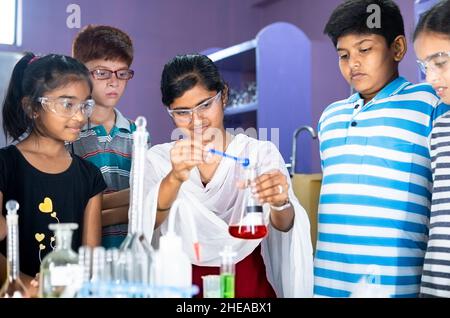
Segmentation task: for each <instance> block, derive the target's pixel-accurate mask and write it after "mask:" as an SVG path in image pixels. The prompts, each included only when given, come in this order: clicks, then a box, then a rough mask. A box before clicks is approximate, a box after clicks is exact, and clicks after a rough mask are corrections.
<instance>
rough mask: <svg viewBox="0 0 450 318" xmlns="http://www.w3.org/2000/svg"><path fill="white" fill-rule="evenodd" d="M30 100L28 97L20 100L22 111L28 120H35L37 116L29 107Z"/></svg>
mask: <svg viewBox="0 0 450 318" xmlns="http://www.w3.org/2000/svg"><path fill="white" fill-rule="evenodd" d="M31 105H32V103H31V99H30V98H29V97H24V98H22V109H23V111H24V112H25V114H26V115H27V116H28V118H31V119H36V118H37V117H38V116H39V114H38V113H36V112H34V111H33V107H32V106H31Z"/></svg>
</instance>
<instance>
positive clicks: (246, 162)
mask: <svg viewBox="0 0 450 318" xmlns="http://www.w3.org/2000/svg"><path fill="white" fill-rule="evenodd" d="M208 151H209V152H210V153H212V154H214V155H218V156H222V157H224V158H228V159H233V160H234V161H236V162H237V163H239V164H241V165H242V166H243V167H248V166H249V165H250V159H248V158H239V157H235V156H232V155H229V154H227V153H225V152H222V151H219V150H216V149H209V150H208Z"/></svg>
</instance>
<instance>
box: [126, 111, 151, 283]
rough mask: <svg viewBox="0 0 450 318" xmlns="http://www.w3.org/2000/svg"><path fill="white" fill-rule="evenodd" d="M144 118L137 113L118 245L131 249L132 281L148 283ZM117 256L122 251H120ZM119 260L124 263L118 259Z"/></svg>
mask: <svg viewBox="0 0 450 318" xmlns="http://www.w3.org/2000/svg"><path fill="white" fill-rule="evenodd" d="M146 126H147V121H146V120H145V118H144V117H142V116H139V117H138V118H137V119H136V131H135V132H134V133H133V154H132V157H133V166H132V169H131V170H132V171H131V204H130V206H131V210H130V212H131V213H130V219H129V224H128V235H127V237H126V238H125V240H124V241H123V242H122V244H121V246H120V251H121V252H124V251H126V250H129V251H131V253H132V257H133V263H134V275H133V280H134V281H135V282H136V283H143V284H150V266H151V261H152V253H153V249H152V247H151V245H150V243H149V242H148V241H147V239H146V238H145V235H144V226H143V213H144V167H145V156H146V153H147V142H148V132H147V128H146ZM120 255H121V257H123V256H125V255H126V254H125V253H121V254H120ZM121 263H126V260H122V262H121Z"/></svg>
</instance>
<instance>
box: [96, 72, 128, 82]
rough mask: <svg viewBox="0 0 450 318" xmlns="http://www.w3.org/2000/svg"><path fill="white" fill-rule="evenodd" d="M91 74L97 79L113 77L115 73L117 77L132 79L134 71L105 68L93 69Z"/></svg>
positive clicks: (125, 79)
mask: <svg viewBox="0 0 450 318" xmlns="http://www.w3.org/2000/svg"><path fill="white" fill-rule="evenodd" d="M90 73H91V75H92V77H93V78H95V79H96V80H107V79H110V78H111V77H112V75H113V74H115V75H116V78H117V79H119V80H124V81H127V80H130V79H132V78H133V76H134V71H133V70H129V69H123V70H117V71H111V70H104V69H97V70H92V71H91V72H90Z"/></svg>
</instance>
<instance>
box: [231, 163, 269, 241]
mask: <svg viewBox="0 0 450 318" xmlns="http://www.w3.org/2000/svg"><path fill="white" fill-rule="evenodd" d="M243 173H244V180H243V181H242V182H240V186H241V187H242V188H243V189H241V190H240V192H241V200H242V204H241V205H239V204H237V205H236V206H237V207H240V208H238V209H236V210H234V211H233V214H232V216H231V219H230V225H229V227H228V232H229V233H230V235H231V236H234V237H236V238H241V239H260V238H263V237H265V236H266V235H267V226H266V225H265V223H264V214H263V207H262V205H261V203H259V201H258V199H257V198H255V196H254V195H253V193H252V188H251V186H250V184H251V182H252V181H253V180H255V179H256V177H257V171H256V167H255V166H249V167H246V168H244V170H243Z"/></svg>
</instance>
